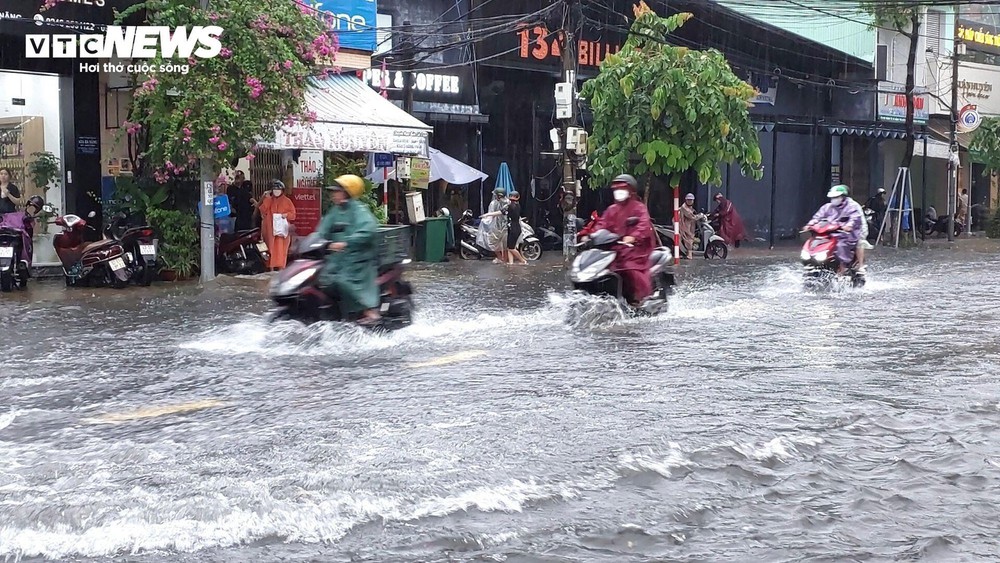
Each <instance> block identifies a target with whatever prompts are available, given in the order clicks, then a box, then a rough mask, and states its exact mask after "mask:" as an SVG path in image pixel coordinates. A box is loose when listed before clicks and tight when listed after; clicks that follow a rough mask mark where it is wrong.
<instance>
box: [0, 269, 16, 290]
mask: <svg viewBox="0 0 1000 563" xmlns="http://www.w3.org/2000/svg"><path fill="white" fill-rule="evenodd" d="M13 290H14V274H12V273H10V272H4V273H2V274H0V291H3V292H4V293H7V292H9V291H13Z"/></svg>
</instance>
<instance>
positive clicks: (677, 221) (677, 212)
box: [674, 186, 681, 266]
mask: <svg viewBox="0 0 1000 563" xmlns="http://www.w3.org/2000/svg"><path fill="white" fill-rule="evenodd" d="M680 263H681V187H680V186H674V266H678V265H680Z"/></svg>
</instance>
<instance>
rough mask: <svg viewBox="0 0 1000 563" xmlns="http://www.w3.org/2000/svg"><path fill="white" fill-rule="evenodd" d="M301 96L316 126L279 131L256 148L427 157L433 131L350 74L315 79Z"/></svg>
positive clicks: (288, 128) (298, 126) (294, 126)
mask: <svg viewBox="0 0 1000 563" xmlns="http://www.w3.org/2000/svg"><path fill="white" fill-rule="evenodd" d="M305 96H306V106H307V107H308V109H309V110H310V111H313V112H315V113H316V121H315V122H314V123H308V124H296V125H293V126H286V127H282V128H281V129H279V130H278V131H277V132H276V134H275V138H274V139H273V140H270V141H268V142H261V143H258V144H257V146H259V147H262V148H268V149H314V150H323V151H330V152H379V153H392V154H403V155H420V156H427V149H428V144H427V139H428V136H429V134H430V132H431V131H432V130H433V128H432V127H430V126H429V125H427V124H425V123H423V122H422V121H420V120H419V119H417V118H415V117H413V116H412V115H410V114H408V113H406V112H405V111H403V110H402V109H400V108H398V107H396V106H395V105H394V104H393V103H392V102H390V101H388V100H386V99H384V98H383V97H382V96H380V95H379V94H378V93H377V92H375V91H374V90H372V89H371V88H369V87H367V86H366V85H365V84H364V82H362V81H361V80H359V79H358V78H356V77H354V76H353V75H344V74H341V75H335V76H331V77H329V78H326V79H324V80H320V79H316V80H313V84H312V85H311V86H310V87H309V89H308V90H307V91H306V94H305Z"/></svg>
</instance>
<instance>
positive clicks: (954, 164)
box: [924, 6, 971, 242]
mask: <svg viewBox="0 0 1000 563" xmlns="http://www.w3.org/2000/svg"><path fill="white" fill-rule="evenodd" d="M958 9H959V8H958V6H955V29H954V31H953V32H952V37H955V38H956V39H955V41H954V45H955V47H954V48H953V49H952V50H951V146H950V149H951V150H950V154H949V155H948V166H949V174H948V242H953V241H954V240H955V213H956V212H957V209H956V207H958V205H957V204H958V202H957V198H958V165H959V163H960V162H961V161H960V160H959V156H958V111H959V110H958V53H959V46H960V45H961V43H960V42H959V41H958V39H957V38H958ZM924 158H926V156H925V157H924ZM970 215H971V213H970Z"/></svg>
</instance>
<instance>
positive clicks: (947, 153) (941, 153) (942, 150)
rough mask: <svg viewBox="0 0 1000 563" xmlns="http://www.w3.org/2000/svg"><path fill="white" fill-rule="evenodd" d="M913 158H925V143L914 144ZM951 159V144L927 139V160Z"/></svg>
mask: <svg viewBox="0 0 1000 563" xmlns="http://www.w3.org/2000/svg"><path fill="white" fill-rule="evenodd" d="M913 156H924V142H923V141H922V140H921V141H917V142H916V143H913ZM950 157H951V144H950V143H945V142H943V141H938V140H937V139H932V138H930V137H928V138H927V158H939V159H941V160H948V159H949V158H950Z"/></svg>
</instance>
